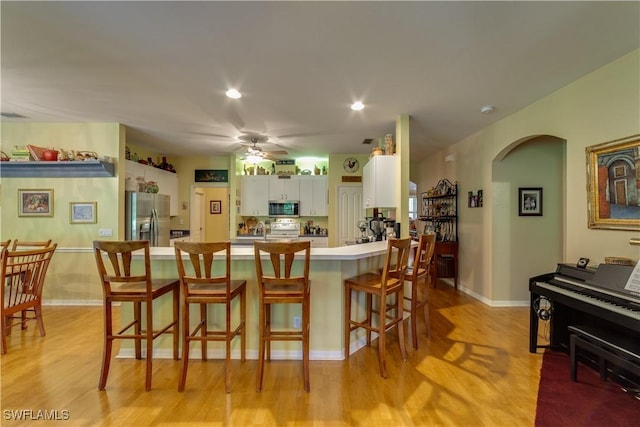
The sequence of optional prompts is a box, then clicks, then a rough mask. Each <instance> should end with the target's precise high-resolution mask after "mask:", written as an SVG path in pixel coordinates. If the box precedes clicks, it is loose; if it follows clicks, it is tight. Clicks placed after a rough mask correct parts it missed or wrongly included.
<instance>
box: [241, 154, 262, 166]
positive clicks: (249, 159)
mask: <svg viewBox="0 0 640 427" xmlns="http://www.w3.org/2000/svg"><path fill="white" fill-rule="evenodd" d="M262 159H263V157H262V156H260V155H258V154H249V155H247V157H245V160H246V161H247V162H249V163H252V164H254V165H257V164H258V163H260V162H261V161H262Z"/></svg>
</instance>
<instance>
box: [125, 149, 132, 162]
mask: <svg viewBox="0 0 640 427" xmlns="http://www.w3.org/2000/svg"><path fill="white" fill-rule="evenodd" d="M124 158H125V159H127V160H131V150H130V149H129V147H124Z"/></svg>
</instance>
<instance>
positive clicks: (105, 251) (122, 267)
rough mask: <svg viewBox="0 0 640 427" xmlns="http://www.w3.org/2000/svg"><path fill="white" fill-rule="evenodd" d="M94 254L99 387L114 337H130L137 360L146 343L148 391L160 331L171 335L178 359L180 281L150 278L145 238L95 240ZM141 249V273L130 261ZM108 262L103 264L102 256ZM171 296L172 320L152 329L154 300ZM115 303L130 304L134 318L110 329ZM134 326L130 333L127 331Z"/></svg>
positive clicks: (109, 357) (146, 384) (140, 356)
mask: <svg viewBox="0 0 640 427" xmlns="http://www.w3.org/2000/svg"><path fill="white" fill-rule="evenodd" d="M93 249H94V255H95V258H96V264H97V267H98V274H99V275H100V281H101V283H102V289H103V296H104V352H103V353H102V371H101V372H100V381H99V382H98V389H99V390H104V388H105V386H106V385H107V376H108V375H109V365H110V363H111V348H112V346H113V340H116V339H129V340H134V342H135V356H136V359H141V358H142V351H141V343H142V340H144V341H145V343H146V377H145V390H147V391H149V390H151V372H152V356H153V340H154V339H156V338H157V337H159V336H160V335H162V334H166V333H171V334H172V335H173V358H174V360H178V342H179V340H180V336H179V324H180V322H179V309H180V281H179V280H178V279H177V278H176V279H152V278H151V256H150V254H149V241H148V240H128V241H98V240H96V241H94V242H93ZM138 250H142V251H143V253H144V268H143V269H142V271H141V272H138V271H135V272H134V271H133V269H132V265H131V261H132V258H133V252H135V251H138ZM105 257H106V258H108V260H109V263H105V259H104V258H105ZM168 293H171V294H172V295H173V317H172V319H171V321H170V322H169V323H168V324H167V325H165V326H163V327H161V328H160V329H156V330H154V326H153V301H154V300H155V299H156V298H158V297H160V296H162V295H165V294H168ZM118 302H121V303H122V302H130V303H133V313H134V315H133V317H134V319H133V321H132V322H130V323H129V324H128V325H126V326H124V327H122V329H120V330H119V331H118V332H116V333H114V332H113V314H112V310H113V308H112V305H113V303H118ZM142 303H144V304H145V312H146V313H145V314H146V319H145V322H144V324H143V321H142ZM131 328H133V333H126V332H127V331H128V330H130V329H131Z"/></svg>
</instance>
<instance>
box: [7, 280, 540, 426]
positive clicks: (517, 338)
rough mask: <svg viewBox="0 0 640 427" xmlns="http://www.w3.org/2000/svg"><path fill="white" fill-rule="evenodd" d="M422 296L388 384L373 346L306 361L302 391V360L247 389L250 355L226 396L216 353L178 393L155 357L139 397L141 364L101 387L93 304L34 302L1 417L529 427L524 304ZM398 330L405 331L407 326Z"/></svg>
mask: <svg viewBox="0 0 640 427" xmlns="http://www.w3.org/2000/svg"><path fill="white" fill-rule="evenodd" d="M429 292H430V300H431V308H432V311H431V319H432V335H433V336H432V338H431V339H428V338H427V337H426V336H425V335H424V334H425V329H424V324H423V323H422V322H418V325H419V327H418V333H419V336H420V338H419V349H418V350H417V351H416V350H413V348H412V346H411V344H410V337H408V336H407V350H408V352H409V357H408V360H407V361H406V362H402V360H401V359H400V351H399V348H398V344H397V338H396V337H397V336H396V335H395V334H396V333H395V331H394V332H392V333H391V334H390V336H389V338H388V344H387V350H388V351H387V357H388V361H387V363H388V370H389V372H388V377H389V378H388V379H386V380H384V379H382V378H381V377H380V375H379V372H378V362H377V341H376V342H374V343H373V344H372V346H371V347H365V348H363V349H361V350H359V351H358V352H356V353H355V354H353V355H352V356H351V358H350V360H349V361H348V362H344V361H313V360H312V361H311V392H310V393H305V392H304V388H303V383H302V362H301V361H273V362H271V363H267V364H266V367H265V377H264V386H263V391H262V392H260V393H258V392H256V391H255V375H256V368H257V362H256V361H255V360H247V361H246V362H244V363H241V362H240V361H238V360H235V361H234V363H233V377H232V387H233V391H232V392H231V393H230V394H225V392H224V361H223V360H209V361H207V362H202V361H199V360H194V361H193V362H191V363H190V367H189V376H188V378H187V386H186V390H185V392H183V393H179V392H178V391H177V382H178V375H179V362H178V361H174V360H166V359H161V360H154V364H153V369H154V372H153V389H152V390H151V391H149V392H145V391H144V363H143V362H142V361H136V360H133V359H115V360H113V361H112V364H111V372H110V375H109V379H108V382H107V388H106V390H105V391H102V392H100V391H98V389H97V384H98V376H99V373H100V362H101V354H102V339H101V336H102V308H100V307H51V306H45V307H44V322H45V327H46V329H47V336H46V337H44V338H41V337H40V336H39V335H38V334H37V332H36V331H37V328H34V325H33V324H31V325H29V328H28V329H27V330H26V331H20V330H19V329H18V328H14V331H13V333H12V335H11V337H10V338H9V341H8V346H9V348H8V354H7V355H4V356H2V359H1V363H2V367H1V369H2V371H1V373H2V390H1V392H2V393H1V396H0V397H1V407H2V415H1V417H2V418H1V421H0V424H2V425H3V426H16V425H37V426H49V425H52V426H53V425H55V426H147V425H154V426H218V425H229V426H347V425H352V426H385V427H388V426H532V425H533V424H534V420H535V409H536V398H537V393H538V381H539V371H540V366H541V363H542V354H541V353H540V354H529V352H528V330H529V318H528V313H529V311H528V308H490V307H488V306H486V305H484V304H482V303H481V302H478V301H476V300H474V299H473V298H470V297H468V296H467V295H465V294H463V293H462V292H457V291H455V290H454V289H453V288H451V287H449V286H446V285H440V286H439V287H438V288H437V289H431V290H430V291H429ZM405 330H406V331H407V333H411V331H410V329H409V327H408V324H407V325H406V328H405ZM248 333H257V331H248ZM311 333H313V331H311ZM194 349H197V347H195V346H194ZM195 353H197V351H194V354H195ZM28 410H31V411H32V412H31V414H29V413H26V414H27V416H30V417H37V416H39V415H41V416H45V415H44V414H43V413H42V412H40V413H39V412H38V411H49V412H48V416H51V414H54V416H55V415H57V416H58V418H67V417H68V419H67V420H58V421H45V420H40V421H37V422H34V421H28V422H24V421H18V420H16V419H15V418H14V417H15V415H16V412H15V411H18V413H21V414H23V415H24V414H25V412H24V411H28ZM52 411H58V412H52Z"/></svg>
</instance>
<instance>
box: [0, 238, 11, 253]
mask: <svg viewBox="0 0 640 427" xmlns="http://www.w3.org/2000/svg"><path fill="white" fill-rule="evenodd" d="M10 246H11V239H9V240H7V241H6V242H0V252H4V251H5V250H6V249H9V247H10Z"/></svg>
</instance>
